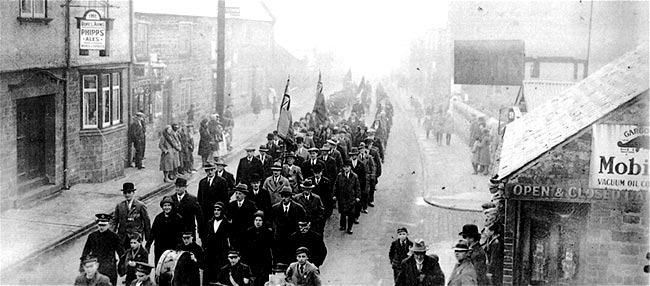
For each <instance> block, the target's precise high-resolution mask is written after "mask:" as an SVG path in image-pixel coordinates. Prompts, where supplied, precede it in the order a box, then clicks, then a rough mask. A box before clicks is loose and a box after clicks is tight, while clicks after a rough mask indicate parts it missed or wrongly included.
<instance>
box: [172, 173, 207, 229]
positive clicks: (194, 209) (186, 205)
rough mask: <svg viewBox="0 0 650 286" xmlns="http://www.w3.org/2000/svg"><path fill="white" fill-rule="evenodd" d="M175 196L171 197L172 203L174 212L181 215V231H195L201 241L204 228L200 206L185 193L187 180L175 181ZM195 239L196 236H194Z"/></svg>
mask: <svg viewBox="0 0 650 286" xmlns="http://www.w3.org/2000/svg"><path fill="white" fill-rule="evenodd" d="M175 185H176V194H174V195H171V197H172V200H173V201H174V210H176V212H177V213H178V214H179V215H181V218H182V221H183V229H184V230H186V231H192V232H194V231H197V226H198V233H199V237H200V238H201V241H203V240H204V239H205V237H204V236H203V228H204V227H205V220H204V216H203V211H202V210H201V205H199V201H198V199H196V197H195V196H193V195H191V194H189V193H188V192H187V180H185V179H184V178H177V179H176V183H175ZM195 237H196V236H195Z"/></svg>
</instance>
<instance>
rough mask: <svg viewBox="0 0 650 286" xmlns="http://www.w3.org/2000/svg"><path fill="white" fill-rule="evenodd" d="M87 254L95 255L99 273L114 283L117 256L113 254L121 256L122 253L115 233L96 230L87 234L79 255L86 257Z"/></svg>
mask: <svg viewBox="0 0 650 286" xmlns="http://www.w3.org/2000/svg"><path fill="white" fill-rule="evenodd" d="M88 254H92V255H94V256H95V257H97V260H98V261H99V269H98V271H99V273H101V274H104V275H106V276H108V278H109V280H110V281H111V283H112V284H113V285H115V282H116V281H117V265H116V263H117V258H116V257H115V255H116V254H117V256H118V257H122V254H124V249H123V248H122V241H120V238H119V237H118V236H117V234H115V233H114V232H112V231H110V230H106V231H104V232H101V231H99V230H98V231H95V232H93V233H91V234H90V235H88V240H86V244H85V245H84V249H83V251H82V252H81V257H86V256H88Z"/></svg>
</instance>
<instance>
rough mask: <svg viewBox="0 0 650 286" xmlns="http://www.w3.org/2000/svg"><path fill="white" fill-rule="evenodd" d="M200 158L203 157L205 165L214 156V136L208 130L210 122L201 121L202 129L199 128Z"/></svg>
mask: <svg viewBox="0 0 650 286" xmlns="http://www.w3.org/2000/svg"><path fill="white" fill-rule="evenodd" d="M199 135H201V138H200V139H199V156H201V161H202V164H205V162H207V161H208V160H209V159H210V156H212V144H213V143H212V142H213V140H212V138H213V137H212V135H211V134H210V129H209V128H208V120H207V119H203V120H201V127H199Z"/></svg>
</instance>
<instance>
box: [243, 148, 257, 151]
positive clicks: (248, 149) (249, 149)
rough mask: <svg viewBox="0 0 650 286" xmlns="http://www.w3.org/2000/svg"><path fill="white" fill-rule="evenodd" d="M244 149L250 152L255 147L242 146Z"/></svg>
mask: <svg viewBox="0 0 650 286" xmlns="http://www.w3.org/2000/svg"><path fill="white" fill-rule="evenodd" d="M244 149H246V152H252V151H255V147H246V148H244Z"/></svg>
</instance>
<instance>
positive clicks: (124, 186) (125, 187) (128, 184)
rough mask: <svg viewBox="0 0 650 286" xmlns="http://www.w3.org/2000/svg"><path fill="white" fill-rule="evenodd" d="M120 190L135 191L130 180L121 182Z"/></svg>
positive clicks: (125, 191) (124, 191)
mask: <svg viewBox="0 0 650 286" xmlns="http://www.w3.org/2000/svg"><path fill="white" fill-rule="evenodd" d="M122 192H123V193H128V192H135V185H133V183H131V182H126V183H124V184H122Z"/></svg>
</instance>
